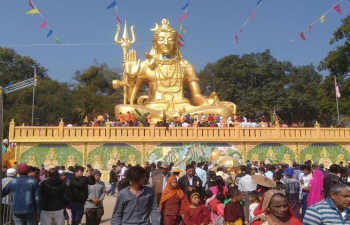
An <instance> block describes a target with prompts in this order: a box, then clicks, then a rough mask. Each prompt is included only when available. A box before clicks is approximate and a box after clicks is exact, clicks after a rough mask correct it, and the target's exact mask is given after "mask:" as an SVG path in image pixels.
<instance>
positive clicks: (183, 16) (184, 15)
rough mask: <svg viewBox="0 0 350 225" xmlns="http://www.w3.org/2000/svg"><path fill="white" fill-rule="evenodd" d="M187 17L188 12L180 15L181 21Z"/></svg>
mask: <svg viewBox="0 0 350 225" xmlns="http://www.w3.org/2000/svg"><path fill="white" fill-rule="evenodd" d="M185 18H186V13H184V14H183V15H182V16H181V17H180V19H179V22H181V21H183V20H184V19H185Z"/></svg>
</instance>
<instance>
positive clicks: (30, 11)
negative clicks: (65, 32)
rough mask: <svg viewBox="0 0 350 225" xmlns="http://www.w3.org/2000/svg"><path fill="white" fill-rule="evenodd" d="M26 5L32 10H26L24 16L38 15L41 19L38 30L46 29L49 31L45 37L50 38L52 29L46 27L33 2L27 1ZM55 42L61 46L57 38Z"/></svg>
mask: <svg viewBox="0 0 350 225" xmlns="http://www.w3.org/2000/svg"><path fill="white" fill-rule="evenodd" d="M28 5H29V6H30V8H32V9H31V10H28V11H27V12H26V14H39V16H40V17H41V19H42V20H43V22H42V23H41V25H40V27H39V28H40V29H42V28H44V27H47V28H48V29H49V33H48V34H47V35H46V37H47V38H48V37H50V36H51V34H52V33H53V31H52V29H51V28H50V27H49V26H48V24H47V23H46V20H45V19H44V17H43V16H42V15H41V13H40V12H39V9H38V8H37V7H36V6H35V4H34V2H33V0H28ZM55 42H56V43H57V44H61V42H60V41H59V40H58V39H57V37H55Z"/></svg>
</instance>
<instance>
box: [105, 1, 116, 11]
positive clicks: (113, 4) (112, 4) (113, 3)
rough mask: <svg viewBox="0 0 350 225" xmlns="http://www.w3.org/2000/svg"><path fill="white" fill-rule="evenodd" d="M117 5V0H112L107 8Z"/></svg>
mask: <svg viewBox="0 0 350 225" xmlns="http://www.w3.org/2000/svg"><path fill="white" fill-rule="evenodd" d="M116 6H117V1H114V2H112V3H111V4H109V6H107V9H110V8H113V7H116Z"/></svg>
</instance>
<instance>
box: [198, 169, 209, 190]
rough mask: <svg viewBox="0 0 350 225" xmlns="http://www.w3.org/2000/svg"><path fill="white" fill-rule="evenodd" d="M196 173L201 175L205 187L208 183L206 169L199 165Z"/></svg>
mask: <svg viewBox="0 0 350 225" xmlns="http://www.w3.org/2000/svg"><path fill="white" fill-rule="evenodd" d="M196 174H197V176H198V177H199V179H201V180H202V187H205V185H206V184H207V172H205V170H203V169H201V168H199V167H197V168H196Z"/></svg>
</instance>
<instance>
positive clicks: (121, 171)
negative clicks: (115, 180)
mask: <svg viewBox="0 0 350 225" xmlns="http://www.w3.org/2000/svg"><path fill="white" fill-rule="evenodd" d="M127 170H128V168H127V167H126V166H124V167H123V168H122V169H121V170H120V174H119V175H120V177H119V181H121V180H122V179H123V178H125V176H124V174H125V172H126V171H127Z"/></svg>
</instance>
